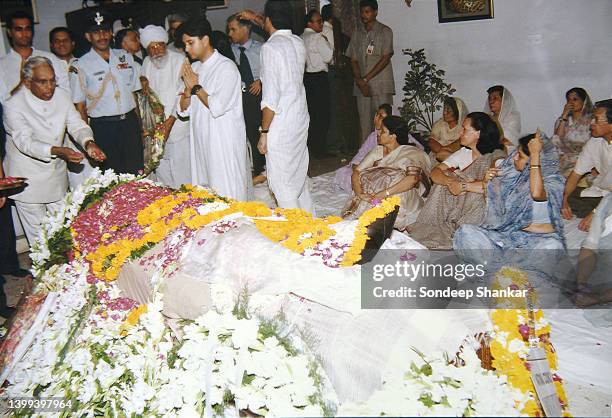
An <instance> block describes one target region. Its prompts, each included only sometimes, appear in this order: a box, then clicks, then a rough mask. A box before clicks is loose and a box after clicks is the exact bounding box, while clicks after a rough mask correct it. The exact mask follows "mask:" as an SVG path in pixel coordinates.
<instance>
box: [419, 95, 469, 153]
mask: <svg viewBox="0 0 612 418" xmlns="http://www.w3.org/2000/svg"><path fill="white" fill-rule="evenodd" d="M467 114H468V109H467V106H466V105H465V103H464V102H463V100H461V99H460V98H458V97H447V98H446V99H444V110H443V112H442V117H441V118H440V119H439V120H438V121H437V122H436V123H434V125H433V127H432V128H431V135H430V136H429V140H428V141H427V143H428V144H429V149H431V152H432V154H433V157H434V158H435V159H436V161H440V162H441V161H444V160H446V159H447V158H448V157H449V156H450V155H451V154H452V153H453V152H455V151H458V150H459V148H461V131H462V130H463V127H462V126H461V124H462V123H463V119H465V115H467Z"/></svg>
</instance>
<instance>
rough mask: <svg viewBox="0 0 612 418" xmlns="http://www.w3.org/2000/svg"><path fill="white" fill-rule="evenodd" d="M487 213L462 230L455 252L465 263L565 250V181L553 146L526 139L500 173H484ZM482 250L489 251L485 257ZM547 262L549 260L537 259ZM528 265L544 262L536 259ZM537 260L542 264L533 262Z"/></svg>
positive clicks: (533, 137) (538, 139) (494, 170)
mask: <svg viewBox="0 0 612 418" xmlns="http://www.w3.org/2000/svg"><path fill="white" fill-rule="evenodd" d="M485 179H486V180H485V181H487V182H488V185H487V212H486V216H485V218H484V221H483V222H482V223H480V222H478V223H477V224H480V226H477V225H476V224H472V225H462V226H461V227H460V228H459V229H458V230H457V232H456V233H455V238H454V240H453V248H454V250H455V252H456V253H457V254H458V255H459V256H460V257H461V258H463V259H466V260H469V261H473V262H478V263H482V262H483V260H484V259H488V258H489V257H491V258H492V260H502V259H503V260H504V261H508V258H509V257H510V255H509V254H507V253H506V251H507V250H516V249H528V250H563V249H564V248H565V243H564V238H563V224H562V222H561V216H560V213H561V203H562V201H563V186H564V183H565V180H564V178H563V176H562V175H561V174H559V159H558V156H557V151H556V148H555V146H554V145H553V144H552V142H551V141H546V143H544V142H543V141H542V139H541V137H540V134H539V133H536V134H531V135H528V136H525V137H523V138H521V139H520V140H519V146H518V148H517V149H516V150H514V151H513V152H512V154H510V156H508V158H506V159H505V160H504V161H502V163H501V164H500V165H499V167H498V168H491V169H489V170H488V171H487V174H486V177H485ZM483 250H489V251H492V252H491V253H489V252H487V253H486V258H485V257H483V255H484V254H483ZM542 258H547V260H541V259H542ZM533 259H534V260H531V261H536V262H539V261H547V262H550V261H551V259H550V258H549V257H542V256H541V255H539V256H538V255H535V256H534V257H533ZM535 259H540V260H539V261H538V260H535Z"/></svg>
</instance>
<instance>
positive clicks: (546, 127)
mask: <svg viewBox="0 0 612 418" xmlns="http://www.w3.org/2000/svg"><path fill="white" fill-rule="evenodd" d="M379 5H380V6H379V14H378V19H379V20H380V21H381V22H383V23H385V24H386V25H388V26H390V27H391V28H392V29H393V31H394V48H395V55H394V57H393V59H392V63H393V71H394V74H395V83H396V92H397V94H396V96H395V105H396V106H401V104H402V98H403V92H402V88H403V86H404V75H405V73H406V71H407V70H408V59H407V57H406V56H404V55H403V54H402V53H401V50H402V49H404V48H412V49H419V48H425V53H426V55H427V57H428V59H429V60H430V61H431V62H434V63H435V64H437V65H438V66H439V67H440V68H442V69H444V70H446V78H447V81H450V82H451V83H452V85H453V87H455V88H456V89H457V93H456V95H457V96H459V97H461V98H463V99H464V100H465V102H466V103H467V105H468V107H469V109H470V110H472V111H475V110H482V108H483V106H484V101H485V98H486V92H485V91H486V89H487V87H489V86H492V85H494V84H503V85H505V86H506V87H508V88H509V89H510V91H511V92H512V94H513V96H514V98H515V99H516V101H517V102H518V106H519V110H520V112H521V115H522V126H523V132H524V133H528V132H533V131H534V130H535V129H536V128H537V127H538V126H539V127H541V128H542V130H543V131H544V132H547V133H549V134H550V133H551V131H552V126H553V123H554V120H555V118H556V117H558V116H559V115H560V113H561V110H562V107H563V104H564V101H565V98H564V94H565V92H566V91H567V90H568V89H569V88H571V87H574V86H580V87H584V88H585V89H586V90H587V92H589V94H590V95H591V97H592V99H593V100H594V101H596V100H601V99H604V98H609V97H610V94H611V93H612V70H611V69H610V63H612V47H611V45H612V44H611V43H610V42H611V41H610V40H611V39H612V1H611V0H494V16H495V17H494V19H493V20H479V21H472V22H459V23H444V24H440V23H438V11H437V4H436V1H435V0H414V1H413V2H412V7H411V8H408V7H407V6H406V4H405V2H404V1H403V0H379Z"/></svg>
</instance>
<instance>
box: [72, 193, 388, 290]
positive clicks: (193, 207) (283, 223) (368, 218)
mask: <svg viewBox="0 0 612 418" xmlns="http://www.w3.org/2000/svg"><path fill="white" fill-rule="evenodd" d="M210 203H219V204H221V205H227V206H226V207H225V208H223V209H221V207H220V208H219V210H213V211H210V212H204V211H203V212H204V213H200V212H199V211H198V210H199V208H200V207H203V208H205V205H206V204H210ZM203 205H204V206H203ZM397 205H399V198H397V197H395V196H394V197H392V198H389V199H386V200H385V201H383V202H382V203H381V205H379V206H376V207H374V208H372V209H370V210H369V211H367V212H366V213H364V214H363V216H362V217H361V218H360V220H359V226H358V230H359V229H360V228H361V229H362V230H363V233H362V234H357V233H356V236H355V242H354V243H353V245H352V246H351V250H352V251H353V252H355V253H357V255H359V254H360V253H361V250H362V249H363V247H364V246H365V242H366V241H367V227H368V226H369V225H370V224H371V223H372V222H374V221H375V220H376V219H380V218H382V217H384V216H386V215H387V214H388V213H389V212H391V211H393V210H394V209H395V207H396V206H397ZM234 213H243V214H244V215H246V216H248V217H252V218H255V219H254V222H255V225H256V227H257V229H258V230H259V231H260V232H261V233H262V234H263V235H264V236H266V237H267V238H268V239H270V240H272V241H274V242H278V243H280V244H281V245H283V246H284V247H286V248H288V249H290V250H292V251H294V252H297V253H299V254H302V253H304V251H305V250H306V249H311V248H313V247H315V246H316V245H318V244H320V243H322V242H324V241H325V240H327V239H329V238H330V237H332V236H333V235H334V234H335V231H334V230H333V229H332V228H330V227H329V225H332V224H334V223H337V222H339V221H341V220H342V218H340V217H337V216H330V217H326V218H322V219H320V218H315V217H313V216H312V215H311V214H310V213H308V212H306V211H304V210H302V209H284V208H277V209H274V210H272V209H270V208H268V207H267V206H266V205H264V204H263V203H261V202H239V201H235V200H231V199H225V198H222V197H219V196H216V195H214V194H211V193H209V192H207V191H206V190H204V189H202V188H199V187H195V186H192V185H185V186H183V187H182V188H181V190H180V191H177V192H173V193H171V194H168V195H165V196H163V197H160V198H158V199H157V200H155V201H154V202H153V203H151V204H149V205H148V206H146V207H145V208H144V209H142V210H140V211H138V213H137V215H136V219H135V221H136V223H137V224H138V226H139V228H141V229H142V231H143V233H142V235H141V236H139V237H137V238H134V237H128V238H120V239H113V238H114V236H115V233H117V231H120V230H121V229H123V228H126V227H129V226H130V225H112V226H110V227H108V228H107V229H106V230H107V232H104V233H103V234H102V235H101V237H100V243H99V245H98V246H97V247H96V248H95V250H93V251H90V252H88V253H86V254H85V258H86V259H87V260H88V261H89V262H90V263H91V269H92V272H93V274H94V275H95V276H96V277H98V278H101V279H104V280H107V281H112V280H115V279H116V278H117V277H118V275H119V272H120V270H121V267H122V266H123V264H124V263H125V262H126V261H128V260H129V259H131V258H134V257H135V256H137V255H139V254H140V253H141V252H142V251H143V250H146V249H148V248H150V247H151V246H153V245H155V244H157V243H159V242H161V241H162V240H163V239H164V238H165V237H167V236H168V235H169V234H170V233H172V231H174V230H176V229H178V228H188V229H191V230H196V229H200V228H202V227H204V226H206V225H208V224H210V223H213V222H215V221H217V220H219V219H221V218H223V217H225V216H227V215H230V214H234ZM271 216H277V217H278V218H279V220H278V221H277V220H266V219H257V218H265V217H271ZM72 234H73V239H74V244H75V245H74V248H75V255H81V253H82V250H81V248H80V247H79V244H78V237H77V234H76V232H75V231H72ZM349 251H350V250H349ZM347 255H348V257H347V256H345V258H344V261H343V265H352V264H353V263H350V264H349V262H350V260H352V259H355V260H357V261H358V260H359V258H360V255H359V257H355V256H351V255H350V254H347Z"/></svg>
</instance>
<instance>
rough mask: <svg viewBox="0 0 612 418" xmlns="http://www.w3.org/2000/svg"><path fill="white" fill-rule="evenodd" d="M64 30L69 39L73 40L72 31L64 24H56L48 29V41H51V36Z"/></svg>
mask: <svg viewBox="0 0 612 418" xmlns="http://www.w3.org/2000/svg"><path fill="white" fill-rule="evenodd" d="M60 32H66V33H67V34H68V37H69V38H70V40H71V41H73V42H74V36H73V35H72V31H71V30H70V29H68V28H67V27H64V26H58V27H56V28H53V29H51V30H50V31H49V43H51V42H53V37H55V34H56V33H60Z"/></svg>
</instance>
